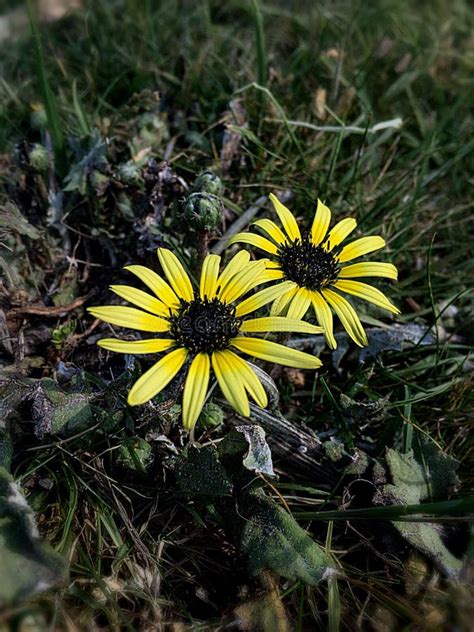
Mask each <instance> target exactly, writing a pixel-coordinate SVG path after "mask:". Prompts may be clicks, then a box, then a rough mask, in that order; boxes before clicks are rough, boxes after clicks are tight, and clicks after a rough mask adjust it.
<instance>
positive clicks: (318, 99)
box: [313, 88, 328, 121]
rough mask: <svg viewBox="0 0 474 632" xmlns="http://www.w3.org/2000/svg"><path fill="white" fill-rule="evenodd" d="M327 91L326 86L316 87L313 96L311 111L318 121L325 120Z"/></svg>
mask: <svg viewBox="0 0 474 632" xmlns="http://www.w3.org/2000/svg"><path fill="white" fill-rule="evenodd" d="M327 93H328V91H327V90H326V88H318V89H317V90H316V92H315V93H314V97H313V111H314V114H315V116H316V118H318V119H319V120H320V121H325V120H326V118H327V112H326V100H327Z"/></svg>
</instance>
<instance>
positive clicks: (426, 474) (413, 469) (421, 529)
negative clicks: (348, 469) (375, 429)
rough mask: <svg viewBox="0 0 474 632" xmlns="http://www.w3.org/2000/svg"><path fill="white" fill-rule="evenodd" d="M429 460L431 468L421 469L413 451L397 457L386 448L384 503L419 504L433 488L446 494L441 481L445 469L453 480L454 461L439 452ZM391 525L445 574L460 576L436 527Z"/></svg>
mask: <svg viewBox="0 0 474 632" xmlns="http://www.w3.org/2000/svg"><path fill="white" fill-rule="evenodd" d="M428 450H430V449H428ZM427 454H429V452H428V453H427ZM428 458H429V464H430V465H429V467H424V466H423V465H421V464H420V463H418V462H417V461H416V459H415V457H414V454H413V451H410V452H407V453H406V454H400V453H399V452H397V451H396V450H392V449H388V450H387V454H386V459H387V464H388V467H389V470H390V474H391V476H392V481H393V483H391V484H388V485H385V486H384V487H383V491H382V496H383V499H384V502H394V503H398V504H401V505H416V504H419V503H420V501H422V500H424V499H425V498H431V490H432V489H433V485H434V487H435V489H436V491H437V492H438V494H441V493H442V492H443V489H442V488H443V487H444V494H446V482H445V483H443V482H442V481H443V478H444V475H443V473H442V471H443V470H444V469H445V468H446V470H447V472H448V475H447V479H446V478H445V479H444V480H445V481H446V480H449V481H452V477H453V475H454V471H453V466H454V464H453V459H451V458H449V457H444V456H441V454H440V453H439V452H438V453H437V454H436V455H433V453H431V456H429V457H428ZM443 459H446V460H443ZM393 525H394V526H395V528H396V529H397V530H398V532H399V533H400V534H401V535H402V536H403V537H404V538H405V539H406V540H407V541H408V542H410V544H412V545H413V546H414V547H416V548H417V549H418V550H420V551H422V552H423V553H424V554H425V555H427V556H428V557H430V558H431V559H432V560H433V561H434V562H435V563H436V564H437V565H438V566H439V567H440V568H441V569H442V570H443V571H444V572H445V573H446V574H447V575H449V576H451V577H456V576H457V575H458V574H459V572H460V571H461V568H462V562H461V560H459V559H457V558H456V557H454V555H453V554H452V553H451V552H450V551H449V550H448V549H447V547H446V545H445V544H444V542H443V540H442V538H441V532H440V528H439V526H436V525H433V524H431V523H422V522H400V521H397V522H393Z"/></svg>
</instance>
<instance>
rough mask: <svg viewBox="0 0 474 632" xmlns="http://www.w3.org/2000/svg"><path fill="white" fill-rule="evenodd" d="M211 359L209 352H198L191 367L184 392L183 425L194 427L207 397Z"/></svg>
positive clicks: (189, 427)
mask: <svg viewBox="0 0 474 632" xmlns="http://www.w3.org/2000/svg"><path fill="white" fill-rule="evenodd" d="M210 370H211V361H210V359H209V355H208V354H207V353H198V354H197V356H196V357H195V358H194V360H193V361H192V363H191V366H190V367H189V371H188V376H187V378H186V383H185V385H184V392H183V425H184V427H185V428H186V429H187V430H191V428H193V427H194V425H195V423H196V421H197V419H198V417H199V414H200V412H201V410H202V407H203V405H204V400H205V399H206V394H207V387H208V385H209V374H210Z"/></svg>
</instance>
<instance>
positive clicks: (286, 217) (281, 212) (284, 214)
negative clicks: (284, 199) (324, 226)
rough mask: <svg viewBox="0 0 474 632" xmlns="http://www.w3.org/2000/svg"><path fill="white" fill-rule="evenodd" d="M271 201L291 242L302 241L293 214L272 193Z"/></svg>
mask: <svg viewBox="0 0 474 632" xmlns="http://www.w3.org/2000/svg"><path fill="white" fill-rule="evenodd" d="M269 197H270V200H271V202H272V204H273V207H274V209H275V211H276V213H277V215H278V217H279V219H280V222H281V223H282V225H283V228H284V229H285V232H286V234H287V235H288V237H289V238H290V239H291V241H296V240H297V239H301V233H300V229H299V228H298V222H297V221H296V219H295V218H294V215H293V213H292V212H291V211H290V210H289V209H288V208H286V206H285V205H284V204H282V203H281V202H280V200H279V199H278V198H277V196H276V195H273V193H270V195H269Z"/></svg>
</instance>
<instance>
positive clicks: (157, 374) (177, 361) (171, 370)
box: [128, 347, 188, 406]
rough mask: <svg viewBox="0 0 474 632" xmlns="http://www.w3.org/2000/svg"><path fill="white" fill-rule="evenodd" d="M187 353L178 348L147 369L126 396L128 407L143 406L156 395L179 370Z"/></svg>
mask: <svg viewBox="0 0 474 632" xmlns="http://www.w3.org/2000/svg"><path fill="white" fill-rule="evenodd" d="M187 355H188V352H187V350H186V349H183V348H182V347H180V348H179V349H175V350H174V351H170V353H168V354H166V355H165V357H164V358H161V360H159V361H158V362H157V363H156V364H155V365H154V366H152V367H151V369H148V371H146V373H144V374H143V375H142V376H141V378H140V379H138V380H137V381H136V382H135V384H134V385H133V386H132V389H131V391H130V393H129V394H128V403H129V404H130V406H138V405H139V404H144V403H145V402H148V401H149V400H150V399H152V398H153V397H155V395H158V393H159V392H160V391H162V390H163V389H164V388H165V386H166V385H167V384H169V383H170V382H171V380H172V379H173V378H174V376H175V375H176V374H177V373H178V371H179V370H180V369H181V367H182V366H183V364H184V363H185V361H186V358H187Z"/></svg>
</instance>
